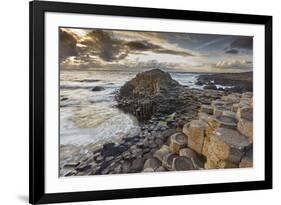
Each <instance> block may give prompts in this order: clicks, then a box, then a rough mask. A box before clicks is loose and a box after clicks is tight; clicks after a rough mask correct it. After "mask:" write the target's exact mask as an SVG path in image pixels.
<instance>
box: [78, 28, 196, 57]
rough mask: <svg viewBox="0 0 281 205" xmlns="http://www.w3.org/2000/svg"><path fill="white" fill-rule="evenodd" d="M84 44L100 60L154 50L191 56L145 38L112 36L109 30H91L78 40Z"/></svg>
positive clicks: (155, 51)
mask: <svg viewBox="0 0 281 205" xmlns="http://www.w3.org/2000/svg"><path fill="white" fill-rule="evenodd" d="M80 43H81V44H82V45H84V46H86V47H87V48H84V51H86V52H89V53H90V54H92V55H97V56H99V57H100V58H101V59H102V60H104V61H107V62H110V61H116V60H121V59H124V58H126V57H127V56H128V54H129V53H138V54H140V53H141V52H146V51H150V52H154V53H164V54H172V55H181V56H192V54H191V53H189V52H187V51H183V50H174V49H167V48H164V47H162V46H160V45H157V44H154V43H151V42H149V41H147V40H141V41H126V40H121V39H116V38H114V34H113V33H112V32H110V31H102V30H93V31H91V32H90V33H88V34H87V36H86V38H85V39H83V40H82V41H81V42H80Z"/></svg>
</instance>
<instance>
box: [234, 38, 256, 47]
mask: <svg viewBox="0 0 281 205" xmlns="http://www.w3.org/2000/svg"><path fill="white" fill-rule="evenodd" d="M230 48H244V49H253V37H249V36H239V37H237V38H236V39H235V40H234V41H232V42H231V44H230Z"/></svg>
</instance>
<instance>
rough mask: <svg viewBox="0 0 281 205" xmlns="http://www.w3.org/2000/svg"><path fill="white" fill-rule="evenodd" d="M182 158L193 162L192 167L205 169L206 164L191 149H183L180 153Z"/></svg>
mask: <svg viewBox="0 0 281 205" xmlns="http://www.w3.org/2000/svg"><path fill="white" fill-rule="evenodd" d="M179 155H180V157H187V158H189V159H190V160H191V162H192V165H193V167H194V168H196V169H203V168H204V164H203V162H202V160H201V159H200V158H199V156H198V155H197V154H196V152H194V151H193V150H192V149H190V148H183V149H181V150H180V153H179Z"/></svg>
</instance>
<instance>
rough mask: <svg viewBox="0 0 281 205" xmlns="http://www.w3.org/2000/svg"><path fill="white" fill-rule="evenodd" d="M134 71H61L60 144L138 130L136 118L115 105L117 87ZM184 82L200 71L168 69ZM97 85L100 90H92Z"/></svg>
mask: <svg viewBox="0 0 281 205" xmlns="http://www.w3.org/2000/svg"><path fill="white" fill-rule="evenodd" d="M137 73H138V72H136V71H93V70H91V71H89V70H86V71H81V70H79V71H78V70H61V71H60V91H59V92H60V113H59V116H60V140H59V141H60V145H78V146H80V145H87V144H96V143H104V142H108V141H118V140H120V139H122V138H123V137H124V136H134V135H137V134H138V133H139V132H140V127H139V125H138V121H137V120H136V118H135V117H134V116H132V115H130V114H128V113H124V112H123V111H121V110H119V109H118V108H117V107H116V104H117V103H116V101H115V99H114V96H115V93H116V91H118V89H119V88H120V87H121V86H122V85H123V84H124V83H125V82H127V81H129V80H130V79H132V78H133V77H135V76H136V74H137ZM170 75H171V77H172V78H173V79H174V80H176V81H178V82H179V83H180V84H182V85H184V86H188V87H190V88H197V89H203V88H202V86H198V85H196V84H195V82H196V78H197V77H198V76H199V75H200V74H199V73H182V72H171V73H170ZM96 86H99V87H100V88H101V90H99V91H92V88H94V87H96Z"/></svg>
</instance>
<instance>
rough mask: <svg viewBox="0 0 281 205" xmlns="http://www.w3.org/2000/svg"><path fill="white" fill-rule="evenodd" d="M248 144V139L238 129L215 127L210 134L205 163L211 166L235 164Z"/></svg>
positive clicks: (221, 166) (226, 166) (223, 166)
mask: <svg viewBox="0 0 281 205" xmlns="http://www.w3.org/2000/svg"><path fill="white" fill-rule="evenodd" d="M249 145H250V142H249V140H248V139H247V138H246V137H244V136H243V135H241V134H240V133H239V132H238V131H236V130H233V129H227V128H217V129H216V130H215V131H214V133H213V134H212V135H211V136H210V144H209V146H208V153H207V163H208V162H209V165H211V167H213V168H229V167H233V166H234V165H235V166H237V165H238V164H239V162H240V160H241V158H242V156H243V155H244V153H245V151H246V149H247V148H248V146H249ZM228 162H229V163H228ZM232 164H234V165H233V166H232Z"/></svg>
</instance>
